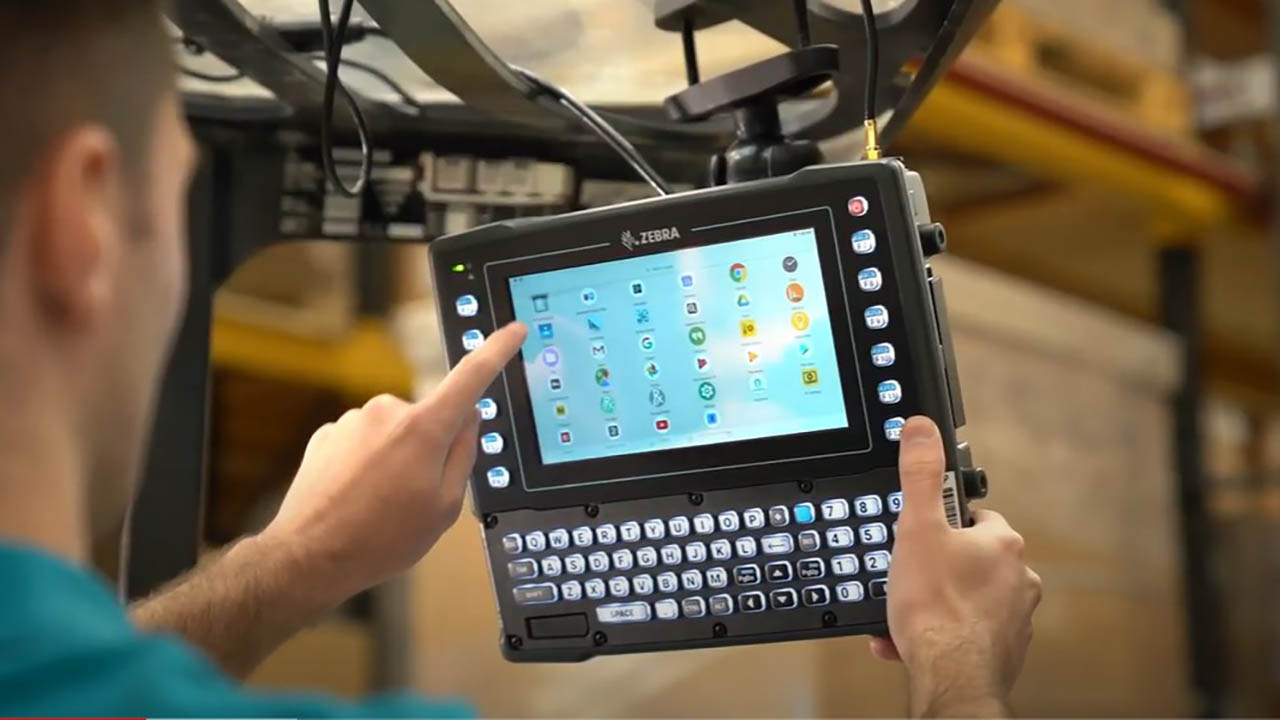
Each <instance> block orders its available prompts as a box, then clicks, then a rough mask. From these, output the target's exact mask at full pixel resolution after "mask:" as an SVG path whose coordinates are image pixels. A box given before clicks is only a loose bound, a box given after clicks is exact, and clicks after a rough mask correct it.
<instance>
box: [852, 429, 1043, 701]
mask: <svg viewBox="0 0 1280 720" xmlns="http://www.w3.org/2000/svg"><path fill="white" fill-rule="evenodd" d="M900 453H901V457H900V460H899V472H900V473H901V479H902V494H903V507H902V513H901V515H900V516H899V518H898V531H897V535H896V538H895V541H894V548H893V564H892V566H891V568H890V571H889V634H890V635H891V636H892V640H891V641H890V640H884V639H881V638H873V639H872V641H871V650H872V652H873V653H874V654H875V655H876V656H878V657H880V658H882V659H885V660H899V659H900V660H902V662H903V663H904V664H905V665H906V668H907V677H908V680H909V682H910V685H911V712H912V714H913V715H915V716H933V717H936V716H967V717H987V716H1003V715H1007V714H1008V712H1009V711H1008V706H1007V700H1008V696H1009V692H1010V690H1011V689H1012V688H1013V683H1014V681H1015V680H1016V679H1017V677H1018V674H1019V673H1020V672H1021V671H1022V663H1023V660H1024V659H1025V658H1026V654H1027V646H1028V645H1029V644H1030V642H1031V614H1032V612H1034V611H1035V608H1036V605H1038V604H1039V602H1040V591H1041V585H1040V578H1039V576H1037V575H1036V574H1035V573H1034V572H1033V571H1032V570H1031V569H1030V568H1028V567H1027V565H1026V563H1025V562H1024V560H1023V542H1022V536H1021V535H1019V534H1018V533H1016V532H1014V530H1013V529H1012V528H1010V527H1009V524H1008V523H1007V522H1005V520H1004V518H1003V517H1001V516H1000V515H999V514H997V513H994V512H992V511H990V510H975V511H974V513H973V515H974V521H975V524H974V525H973V527H970V528H965V529H962V530H955V529H953V528H951V526H950V525H948V524H947V520H946V515H945V514H944V512H943V507H942V502H941V497H942V477H943V473H944V472H945V464H944V459H943V453H942V439H941V436H940V435H939V434H938V429H937V427H936V426H935V425H934V424H933V422H932V421H931V420H929V419H928V418H923V417H916V418H912V419H911V420H910V421H909V422H908V423H907V425H906V427H905V428H904V429H903V433H902V441H901V448H900Z"/></svg>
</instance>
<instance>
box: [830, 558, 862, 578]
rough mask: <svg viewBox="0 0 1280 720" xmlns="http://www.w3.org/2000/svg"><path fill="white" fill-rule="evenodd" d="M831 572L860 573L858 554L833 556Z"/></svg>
mask: <svg viewBox="0 0 1280 720" xmlns="http://www.w3.org/2000/svg"><path fill="white" fill-rule="evenodd" d="M831 574H832V575H841V576H843V575H857V574H858V556H857V555H837V556H835V557H833V558H831Z"/></svg>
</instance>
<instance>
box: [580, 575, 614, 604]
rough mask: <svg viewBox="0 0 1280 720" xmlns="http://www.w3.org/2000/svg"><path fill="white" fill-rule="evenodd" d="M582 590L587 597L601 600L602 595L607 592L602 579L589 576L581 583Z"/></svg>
mask: <svg viewBox="0 0 1280 720" xmlns="http://www.w3.org/2000/svg"><path fill="white" fill-rule="evenodd" d="M582 590H583V592H585V593H586V594H587V597H589V598H591V599H592V600H603V599H604V596H605V595H606V594H608V590H607V588H605V586H604V581H603V580H601V579H600V578H591V579H590V580H588V581H586V582H584V583H582Z"/></svg>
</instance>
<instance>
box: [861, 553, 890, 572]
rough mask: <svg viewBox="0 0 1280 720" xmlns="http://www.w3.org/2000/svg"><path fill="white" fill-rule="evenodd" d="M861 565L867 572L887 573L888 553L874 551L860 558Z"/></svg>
mask: <svg viewBox="0 0 1280 720" xmlns="http://www.w3.org/2000/svg"><path fill="white" fill-rule="evenodd" d="M862 564H863V566H864V567H866V568H867V572H889V552H888V551H887V550H876V551H875V552H869V553H867V554H866V555H863V556H862Z"/></svg>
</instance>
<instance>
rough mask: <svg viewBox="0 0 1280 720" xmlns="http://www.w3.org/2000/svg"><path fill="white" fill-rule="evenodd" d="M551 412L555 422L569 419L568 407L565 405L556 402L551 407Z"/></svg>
mask: <svg viewBox="0 0 1280 720" xmlns="http://www.w3.org/2000/svg"><path fill="white" fill-rule="evenodd" d="M551 412H552V413H554V414H555V416H556V419H557V420H564V419H565V418H567V417H569V406H568V405H566V404H565V403H562V402H558V403H555V404H554V405H552V407H551Z"/></svg>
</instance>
